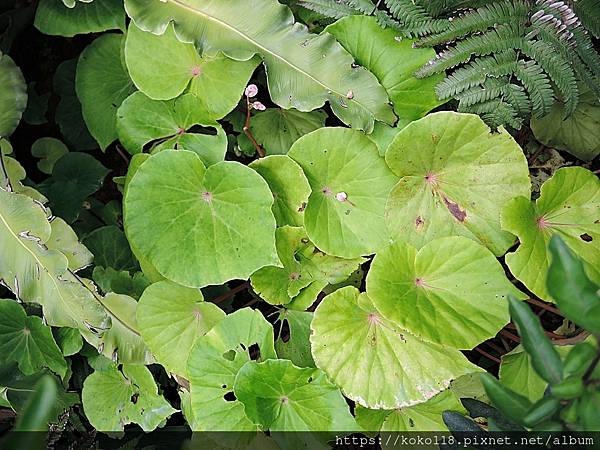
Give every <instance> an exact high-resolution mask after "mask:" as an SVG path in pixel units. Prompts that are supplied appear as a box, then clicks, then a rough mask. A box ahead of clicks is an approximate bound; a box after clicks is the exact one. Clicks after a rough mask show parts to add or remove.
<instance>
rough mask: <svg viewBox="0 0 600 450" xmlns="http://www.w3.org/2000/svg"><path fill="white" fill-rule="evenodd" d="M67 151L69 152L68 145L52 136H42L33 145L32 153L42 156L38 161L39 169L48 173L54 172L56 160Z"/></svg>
mask: <svg viewBox="0 0 600 450" xmlns="http://www.w3.org/2000/svg"><path fill="white" fill-rule="evenodd" d="M67 153H69V149H68V148H67V146H66V145H65V144H63V143H62V141H60V140H58V139H56V138H52V137H43V138H40V139H38V140H37V141H35V142H34V143H33V145H32V146H31V154H32V155H33V156H35V157H36V158H40V161H38V163H37V167H38V169H40V171H41V172H44V173H45V174H48V175H51V174H52V170H53V169H54V165H55V164H56V162H57V161H58V160H59V159H60V158H61V157H62V156H64V155H66V154H67Z"/></svg>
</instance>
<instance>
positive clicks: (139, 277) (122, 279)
mask: <svg viewBox="0 0 600 450" xmlns="http://www.w3.org/2000/svg"><path fill="white" fill-rule="evenodd" d="M92 278H93V279H94V281H95V282H96V284H97V285H98V287H99V288H100V290H101V291H102V292H106V293H108V292H114V293H116V294H125V295H128V296H130V297H133V298H140V296H141V295H142V293H143V292H144V290H145V289H146V288H147V287H148V286H150V284H151V281H150V280H149V279H148V278H146V275H144V273H142V272H135V273H134V274H133V275H131V274H130V273H129V271H127V270H121V271H117V270H115V269H113V268H112V267H106V268H105V267H94V272H93V274H92Z"/></svg>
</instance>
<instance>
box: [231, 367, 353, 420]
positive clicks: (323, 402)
mask: <svg viewBox="0 0 600 450" xmlns="http://www.w3.org/2000/svg"><path fill="white" fill-rule="evenodd" d="M234 392H235V396H236V397H237V398H238V400H239V401H240V402H242V403H243V405H244V410H245V412H246V415H247V416H248V418H249V419H250V420H252V421H253V422H254V423H256V424H258V425H261V426H262V427H264V428H266V429H269V430H271V431H273V432H277V431H344V430H355V429H356V424H355V422H354V418H353V417H352V414H350V410H349V409H348V405H347V403H346V401H345V400H344V397H343V396H342V394H341V392H340V391H339V389H338V388H337V386H335V385H334V384H333V383H331V382H330V381H329V380H328V379H327V376H326V375H325V374H324V373H323V372H321V371H320V370H319V369H311V368H300V367H296V366H294V364H292V362H291V361H288V360H268V361H264V362H261V363H257V362H255V361H249V362H247V363H246V364H245V365H244V366H243V367H242V368H241V369H240V370H239V372H238V374H237V376H236V378H235V385H234Z"/></svg>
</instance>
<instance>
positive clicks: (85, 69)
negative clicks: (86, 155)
mask: <svg viewBox="0 0 600 450" xmlns="http://www.w3.org/2000/svg"><path fill="white" fill-rule="evenodd" d="M122 46H123V35H119V34H112V33H111V34H104V35H102V36H100V37H99V38H97V39H96V40H95V41H93V42H92V43H91V44H90V45H88V46H87V47H86V48H85V50H83V52H82V53H81V55H80V56H79V62H78V64H77V75H76V80H75V85H76V90H77V96H78V97H79V100H80V101H81V106H82V112H83V117H84V119H85V123H86V124H87V127H88V129H89V131H90V133H91V134H92V136H93V137H94V138H95V139H96V141H98V144H100V148H101V149H102V150H106V147H108V146H109V145H110V144H111V143H112V142H113V141H114V140H115V139H117V109H118V108H119V106H121V103H122V102H123V100H125V99H126V98H127V97H128V96H129V94H131V93H132V92H133V91H134V87H133V83H132V82H131V80H130V79H129V75H128V73H127V69H126V67H125V66H124V63H123V59H122V58H121V48H122Z"/></svg>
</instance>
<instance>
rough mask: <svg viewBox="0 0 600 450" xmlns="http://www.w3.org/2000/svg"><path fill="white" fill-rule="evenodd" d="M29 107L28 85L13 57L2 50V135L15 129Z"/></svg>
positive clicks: (0, 129) (0, 128)
mask: <svg viewBox="0 0 600 450" xmlns="http://www.w3.org/2000/svg"><path fill="white" fill-rule="evenodd" d="M26 107H27V85H26V84H25V79H24V78H23V74H22V73H21V69H19V68H18V67H17V65H16V64H15V62H14V61H13V60H12V58H11V57H10V56H8V55H3V54H2V52H0V137H7V136H10V135H11V134H12V132H13V131H15V128H17V125H18V124H19V121H20V120H21V116H22V115H23V111H25V108H26Z"/></svg>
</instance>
